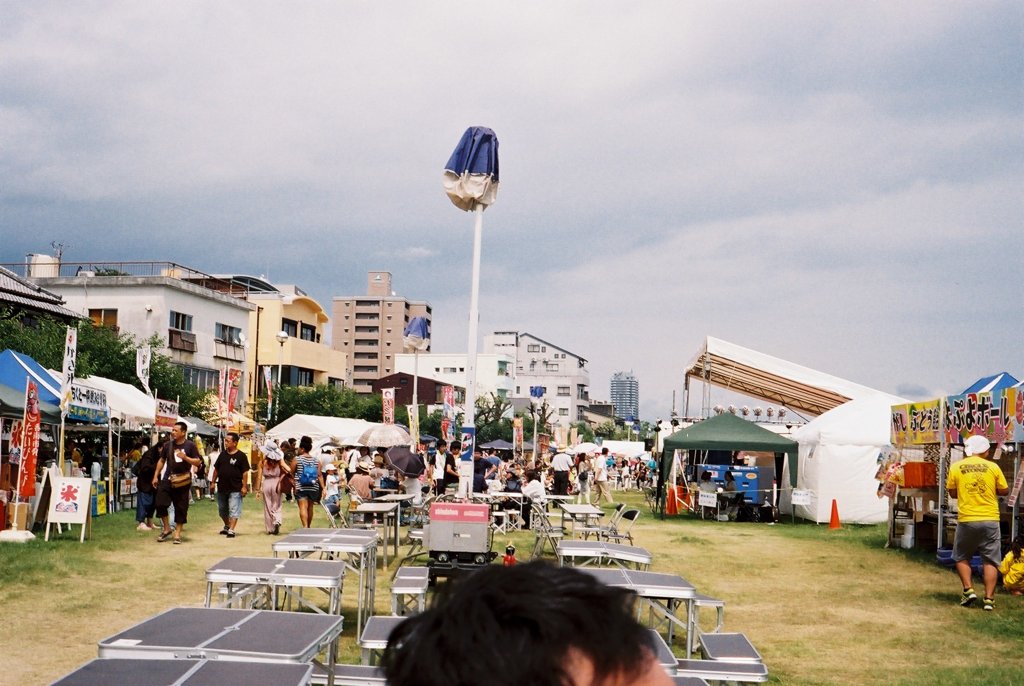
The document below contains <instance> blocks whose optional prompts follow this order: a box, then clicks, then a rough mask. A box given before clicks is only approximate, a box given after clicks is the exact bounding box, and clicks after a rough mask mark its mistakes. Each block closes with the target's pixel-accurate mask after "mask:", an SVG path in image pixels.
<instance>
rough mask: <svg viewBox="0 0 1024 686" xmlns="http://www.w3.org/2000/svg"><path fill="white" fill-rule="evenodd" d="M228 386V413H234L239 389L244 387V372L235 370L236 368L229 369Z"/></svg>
mask: <svg viewBox="0 0 1024 686" xmlns="http://www.w3.org/2000/svg"><path fill="white" fill-rule="evenodd" d="M227 384H228V398H227V400H228V412H234V411H235V405H236V404H237V403H238V388H239V387H240V386H241V385H242V370H241V369H235V368H234V367H228V372H227Z"/></svg>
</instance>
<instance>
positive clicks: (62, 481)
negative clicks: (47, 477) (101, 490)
mask: <svg viewBox="0 0 1024 686" xmlns="http://www.w3.org/2000/svg"><path fill="white" fill-rule="evenodd" d="M91 494H92V479H87V478H80V477H71V476H60V477H57V478H56V479H55V480H54V485H53V495H51V496H50V510H49V512H48V513H47V517H46V519H47V521H48V522H49V523H50V524H85V520H86V519H88V517H89V497H90V495H91Z"/></svg>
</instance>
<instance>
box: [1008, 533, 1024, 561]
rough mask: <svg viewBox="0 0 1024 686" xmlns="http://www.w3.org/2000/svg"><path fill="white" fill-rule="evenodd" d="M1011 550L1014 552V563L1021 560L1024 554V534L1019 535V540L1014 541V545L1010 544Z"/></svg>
mask: <svg viewBox="0 0 1024 686" xmlns="http://www.w3.org/2000/svg"><path fill="white" fill-rule="evenodd" d="M1010 550H1012V551H1013V560H1014V562H1016V561H1017V560H1019V559H1020V556H1021V553H1022V552H1024V533H1022V534H1017V538H1015V539H1013V543H1011V544H1010Z"/></svg>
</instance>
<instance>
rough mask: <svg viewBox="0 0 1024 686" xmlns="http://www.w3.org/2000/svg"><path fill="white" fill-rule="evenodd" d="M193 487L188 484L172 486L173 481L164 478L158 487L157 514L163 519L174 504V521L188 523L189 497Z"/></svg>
mask: <svg viewBox="0 0 1024 686" xmlns="http://www.w3.org/2000/svg"><path fill="white" fill-rule="evenodd" d="M191 491H192V489H191V488H189V487H188V486H182V487H181V488H171V482H170V481H168V480H166V479H164V480H162V481H160V483H158V484H157V487H156V513H155V514H156V516H157V517H160V518H161V519H162V518H164V517H166V516H167V515H168V509H169V507H170V506H171V505H173V506H174V523H175V524H187V523H188V499H189V495H190V494H191Z"/></svg>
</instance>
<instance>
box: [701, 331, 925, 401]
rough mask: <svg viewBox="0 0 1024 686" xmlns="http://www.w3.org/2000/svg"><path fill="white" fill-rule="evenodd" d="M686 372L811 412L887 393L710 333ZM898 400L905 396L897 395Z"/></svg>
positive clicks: (721, 385)
mask: <svg viewBox="0 0 1024 686" xmlns="http://www.w3.org/2000/svg"><path fill="white" fill-rule="evenodd" d="M686 376H687V377H691V376H692V377H695V378H698V379H700V380H701V381H704V382H705V383H708V384H712V385H714V386H719V387H721V388H727V389H729V390H731V391H736V392H738V393H742V394H744V395H749V396H752V397H755V398H763V399H764V400H766V401H768V402H774V403H779V404H780V405H785V406H786V407H789V408H792V409H795V410H799V411H803V412H809V413H812V414H822V413H824V412H827V411H828V410H831V409H832V408H833V407H838V406H839V405H842V404H843V403H845V402H848V401H850V400H853V399H854V398H861V397H865V396H877V395H887V394H885V393H883V392H882V391H878V390H875V389H873V388H869V387H867V386H862V385H860V384H857V383H854V382H852V381H847V380H846V379H841V378H839V377H837V376H832V375H830V374H826V373H824V372H819V371H817V370H814V369H811V368H809V367H803V366H801V365H798V364H795V363H793V362H788V361H786V360H782V359H779V358H777V357H772V356H771V355H765V354H764V353H759V352H757V351H756V350H750V349H749V348H744V347H741V346H738V345H736V344H734V343H729V342H727V341H723V340H721V339H718V338H712V337H711V336H708V337H707V338H706V339H705V341H704V345H703V347H702V348H701V349H700V350H699V351H698V352H697V354H696V355H695V356H694V358H693V360H692V361H691V362H690V363H689V364H688V365H687V366H686ZM890 397H893V396H890ZM899 402H906V401H903V400H901V399H897V400H895V403H899Z"/></svg>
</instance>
